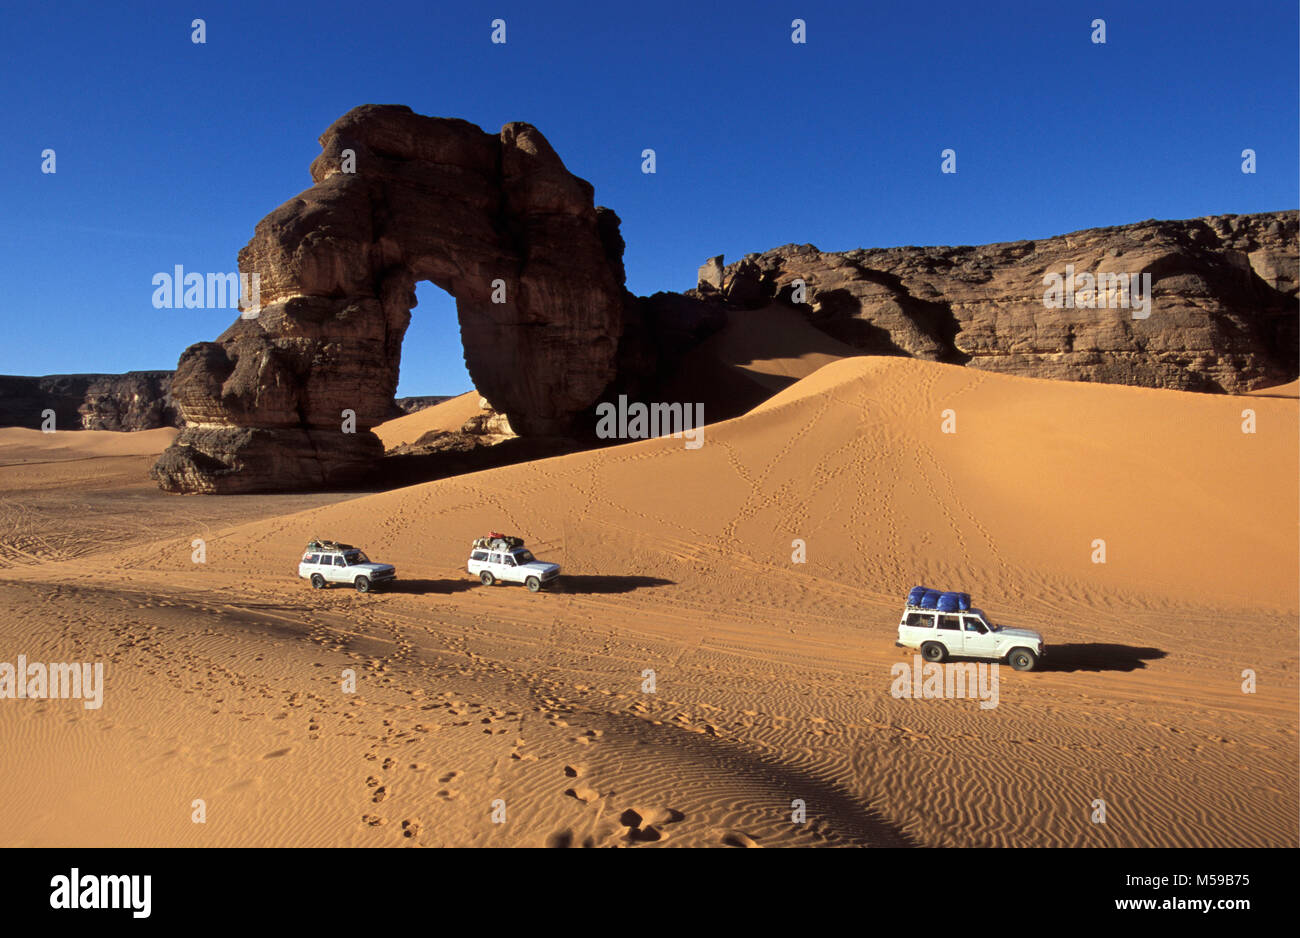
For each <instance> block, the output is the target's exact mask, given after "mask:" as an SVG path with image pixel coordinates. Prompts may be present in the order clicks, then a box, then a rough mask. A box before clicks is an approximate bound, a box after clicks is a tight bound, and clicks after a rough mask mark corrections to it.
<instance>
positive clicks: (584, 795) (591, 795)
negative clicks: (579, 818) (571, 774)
mask: <svg viewBox="0 0 1300 938" xmlns="http://www.w3.org/2000/svg"><path fill="white" fill-rule="evenodd" d="M564 793H565V794H566V795H568V796H569V797H571V798H577V799H578V800H579V801H581V802H582V803H583V804H591V803H592V802H593V801H598V800H600V792H598V791H596V790H595V789H594V788H585V787H581V788H566V789H565V790H564Z"/></svg>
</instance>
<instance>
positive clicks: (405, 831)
mask: <svg viewBox="0 0 1300 938" xmlns="http://www.w3.org/2000/svg"><path fill="white" fill-rule="evenodd" d="M402 836H403V837H419V836H420V822H419V821H403V822H402Z"/></svg>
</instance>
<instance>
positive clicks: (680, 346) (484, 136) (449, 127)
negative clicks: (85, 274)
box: [0, 105, 1300, 492]
mask: <svg viewBox="0 0 1300 938" xmlns="http://www.w3.org/2000/svg"><path fill="white" fill-rule="evenodd" d="M319 142H320V146H321V153H320V155H319V156H318V157H316V159H315V160H314V161H313V163H312V164H311V177H312V180H313V182H314V184H313V185H312V186H311V187H310V188H308V189H306V190H305V191H303V192H301V193H299V194H298V195H296V196H294V197H293V198H291V199H290V200H289V201H287V202H285V203H284V204H283V205H281V206H280V207H279V208H277V209H275V210H274V211H272V212H271V213H270V214H269V215H267V216H266V217H265V218H263V219H262V220H261V221H260V222H259V223H258V224H257V225H256V227H255V229H254V232H253V237H252V240H250V241H249V243H248V244H247V245H246V246H245V247H244V248H243V249H242V250H241V251H240V252H239V269H240V271H241V272H243V273H249V274H251V273H257V274H259V275H260V284H261V297H262V307H261V310H260V313H259V315H258V316H257V317H256V318H242V317H241V318H239V319H237V320H236V321H235V322H234V323H233V324H232V325H231V326H230V327H229V328H228V329H227V330H226V331H225V332H224V333H222V334H221V335H220V336H218V337H217V338H216V340H215V341H211V342H200V343H198V344H196V345H192V346H190V347H189V348H188V349H186V350H185V352H184V353H183V354H182V355H181V357H180V362H179V364H178V365H177V368H176V371H175V372H174V374H173V375H171V376H170V382H168V380H167V378H168V376H167V375H166V373H162V372H139V373H133V374H131V375H125V376H116V377H114V376H102V375H79V376H55V377H50V378H10V379H0V420H5V421H9V422H10V423H13V424H18V425H21V426H37V425H39V421H40V417H39V414H40V411H41V409H43V407H44V406H50V407H52V408H53V409H54V410H55V411H56V413H58V415H59V420H60V424H59V425H60V426H64V425H69V424H65V423H64V420H65V416H66V419H67V420H68V421H78V422H79V423H80V425H81V426H94V427H96V428H107V429H139V428H144V427H146V426H151V425H158V426H161V425H171V424H172V423H173V422H176V421H175V417H174V414H179V416H180V421H179V423H180V424H181V426H182V430H181V433H180V434H179V435H178V437H177V439H176V441H175V443H174V444H173V445H172V446H171V447H170V448H169V449H168V450H167V451H166V452H165V453H164V454H163V455H162V457H161V458H160V459H159V460H158V462H157V464H156V465H155V467H154V469H153V476H154V478H156V479H157V480H158V482H159V484H160V485H161V487H162V488H163V489H165V490H167V491H172V492H249V491H275V490H295V489H307V488H320V487H342V486H352V485H356V484H364V483H365V481H366V480H367V479H368V478H373V475H374V470H375V467H376V465H377V463H378V461H379V460H380V459H381V458H382V457H383V446H382V444H381V443H380V441H379V439H378V437H376V436H375V434H373V433H372V432H370V431H371V428H372V427H374V426H376V425H377V424H379V423H381V422H383V421H385V420H387V419H390V418H391V417H392V416H393V415H394V414H395V413H396V412H398V406H397V405H395V403H394V394H395V390H396V387H397V381H398V371H399V365H400V361H401V348H402V339H403V336H404V335H405V333H406V328H407V325H408V324H409V322H410V318H411V310H412V308H413V307H414V306H415V284H416V283H418V282H420V281H425V280H427V281H431V282H433V283H434V284H436V285H438V286H439V287H441V288H442V289H444V290H446V291H447V292H448V293H450V294H451V295H452V296H453V297H454V298H455V300H456V307H457V313H458V318H459V322H460V333H461V336H460V337H461V342H462V345H463V350H464V355H465V364H466V368H467V369H468V371H469V375H470V378H471V380H472V381H473V385H474V387H475V388H477V389H478V391H479V393H480V394H482V395H483V397H484V398H485V399H486V401H487V402H488V404H489V405H490V407H491V409H492V410H493V411H495V412H497V413H500V414H504V415H505V417H506V418H507V419H508V423H509V426H510V427H512V428H513V430H514V431H515V432H516V433H517V434H518V436H519V438H520V439H521V440H524V441H528V440H533V441H551V442H549V443H545V445H542V446H541V449H540V450H539V451H544V450H547V449H548V448H557V449H562V448H564V447H565V446H567V445H568V444H567V443H564V442H563V441H575V440H576V441H587V442H590V441H591V440H592V431H593V427H594V423H595V409H596V405H597V404H599V403H601V402H603V401H607V400H609V401H612V400H614V399H615V398H616V396H617V395H619V394H627V395H629V396H630V397H631V398H633V399H639V400H643V401H656V400H664V398H661V397H658V396H657V395H658V394H660V393H661V392H662V391H663V390H664V389H665V388H669V387H671V386H672V381H673V378H674V376H675V375H676V373H677V372H678V370H679V366H682V370H685V367H684V366H683V363H684V362H687V361H689V358H688V353H689V352H691V350H692V349H694V348H697V347H698V346H700V345H701V343H703V342H704V341H705V340H706V339H708V338H709V337H710V336H711V335H714V334H715V333H718V332H719V330H721V329H722V328H723V327H724V326H726V327H728V328H732V329H734V328H735V324H736V322H737V321H738V317H740V318H739V321H740V322H742V323H743V314H744V312H745V311H747V310H755V309H760V308H764V307H770V306H772V305H774V304H782V305H785V306H787V307H788V308H790V309H791V310H792V311H795V312H797V313H798V314H799V315H802V316H803V317H805V318H806V320H807V322H808V323H810V324H811V325H813V326H815V327H816V328H817V329H819V330H821V331H822V332H824V333H826V334H828V335H830V336H832V337H834V338H835V339H838V340H839V341H840V342H842V343H845V344H847V345H848V346H850V347H852V348H854V349H858V350H860V351H861V352H862V353H863V354H878V355H906V356H913V357H916V358H921V359H927V360H931V361H940V362H950V363H956V364H961V365H964V366H966V367H968V368H974V369H983V370H989V371H998V372H1004V373H1009V374H1017V375H1026V376H1032V377H1039V378H1052V379H1058V380H1068V381H1093V382H1105V383H1113V384H1127V385H1135V386H1141V387H1151V388H1175V389H1179V390H1188V391H1198V392H1206V393H1240V392H1245V391H1250V390H1254V389H1257V388H1261V387H1266V386H1270V385H1275V384H1283V383H1286V382H1288V381H1292V380H1295V379H1296V377H1297V376H1298V375H1300V361H1298V359H1300V352H1298V350H1300V330H1298V328H1297V326H1298V321H1300V316H1298V311H1297V279H1298V271H1297V267H1298V266H1300V265H1298V262H1297V254H1298V253H1300V241H1298V238H1297V227H1298V213H1297V212H1296V211H1293V210H1292V211H1279V212H1265V213H1260V214H1255V215H1219V216H1213V217H1207V218H1196V219H1188V220H1184V221H1143V222H1137V223H1135V224H1128V225H1121V226H1117V227H1111V228H1093V229H1088V230H1085V231H1077V232H1073V233H1071V234H1064V235H1059V236H1057V237H1052V238H1045V239H1041V240H1035V241H1015V242H1007V243H1001V244H988V245H982V246H977V247H895V248H873V249H858V250H852V251H842V252H823V251H820V250H818V249H817V248H815V247H813V246H812V245H807V244H805V245H793V244H792V245H787V246H785V247H781V248H776V249H774V250H770V251H765V252H763V253H761V254H748V255H746V256H744V257H742V258H740V259H739V260H738V261H735V262H734V263H731V264H727V263H725V258H723V257H715V258H712V259H710V260H708V261H707V262H706V263H705V264H704V265H703V266H702V267H701V268H700V271H699V275H698V278H697V280H698V283H697V286H696V287H695V288H694V289H692V290H688V291H686V292H685V293H656V294H654V295H653V296H649V297H639V296H634V295H632V294H631V293H630V292H628V291H627V290H626V288H625V286H624V283H625V276H624V269H623V250H624V242H623V238H622V235H621V234H620V230H619V229H620V220H619V218H618V216H617V215H616V214H615V213H614V212H613V211H612V210H610V209H608V208H605V207H602V206H597V205H596V204H595V202H594V190H593V188H592V186H591V184H590V183H588V182H586V181H585V180H583V179H579V178H578V177H576V176H574V175H572V174H571V173H570V172H569V171H568V170H567V169H566V168H565V166H564V163H563V162H562V161H561V159H560V157H559V156H558V155H557V154H556V153H555V151H554V150H553V149H552V148H551V146H550V144H548V143H547V141H546V139H545V138H544V137H543V136H542V134H541V133H540V132H539V131H538V130H537V129H536V128H535V127H533V126H531V125H529V124H525V123H510V124H506V125H505V126H504V127H502V128H501V131H500V132H499V133H496V134H492V133H488V132H485V131H483V130H482V129H480V128H479V127H477V126H475V125H473V124H470V123H468V122H466V121H463V120H456V119H451V118H435V117H424V116H421V115H418V114H415V113H414V112H412V111H411V110H410V109H409V108H407V107H404V106H400V105H363V106H361V107H357V108H354V109H353V110H351V111H349V112H348V113H347V114H344V115H343V116H342V117H341V118H339V119H338V120H337V121H335V122H334V123H333V124H332V125H331V126H330V127H329V128H328V129H326V131H325V132H324V134H323V135H322V136H321V137H320V140H319ZM693 223H694V224H701V223H707V218H703V219H698V220H696V221H695V222H693ZM1067 271H1073V272H1074V273H1075V274H1076V275H1085V274H1086V275H1089V276H1095V275H1097V274H1124V275H1125V276H1129V275H1135V276H1139V277H1141V276H1143V275H1149V280H1150V310H1149V315H1147V316H1145V317H1135V316H1134V315H1133V311H1132V310H1130V309H1128V308H1122V307H1121V308H1113V307H1111V306H1108V305H1103V306H1102V307H1101V308H1088V306H1087V305H1086V304H1084V305H1075V306H1074V307H1073V308H1069V307H1065V308H1049V306H1047V305H1046V304H1045V303H1044V292H1045V289H1046V288H1045V285H1044V278H1045V276H1049V275H1052V274H1060V275H1064V274H1065V273H1066V272H1067ZM1085 279H1086V278H1085ZM5 382H9V383H8V384H6V383H5ZM83 385H84V386H83ZM349 414H350V415H351V418H350V421H349V419H348V417H347V415H349ZM728 416H735V414H731V413H726V412H719V410H718V409H717V408H711V409H710V411H709V419H710V420H711V421H712V420H717V419H723V418H725V417H728ZM516 448H518V449H520V451H521V452H522V451H523V450H524V449H525V448H526V447H525V446H524V445H523V444H520V445H519V446H518V447H516ZM430 455H431V456H436V455H437V454H430ZM390 461H391V458H390Z"/></svg>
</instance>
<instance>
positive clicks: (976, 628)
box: [962, 616, 988, 635]
mask: <svg viewBox="0 0 1300 938" xmlns="http://www.w3.org/2000/svg"><path fill="white" fill-rule="evenodd" d="M962 621H964V622H965V623H966V631H967V632H977V633H979V634H980V635H983V634H984V633H985V632H987V631H988V629H986V628H984V623H983V622H981V621H980V620H979V619H976V618H975V617H974V616H966V617H965V618H964V619H963V620H962Z"/></svg>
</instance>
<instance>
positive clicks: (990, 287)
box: [691, 211, 1300, 393]
mask: <svg viewBox="0 0 1300 938" xmlns="http://www.w3.org/2000/svg"><path fill="white" fill-rule="evenodd" d="M1067 265H1068V266H1070V267H1072V268H1073V269H1074V270H1075V271H1076V272H1077V273H1084V272H1091V273H1098V272H1102V273H1129V274H1144V273H1145V274H1150V275H1151V288H1152V294H1153V296H1152V300H1151V308H1150V313H1149V316H1148V317H1147V318H1144V319H1135V318H1133V315H1132V312H1131V310H1128V309H1119V308H1104V309H1087V308H1059V309H1053V308H1047V307H1046V306H1045V304H1044V302H1043V296H1044V292H1045V291H1046V290H1047V286H1045V285H1044V282H1043V278H1044V275H1045V274H1047V273H1049V272H1050V273H1059V274H1062V275H1064V274H1065V272H1066V270H1067ZM796 279H801V280H803V281H804V283H805V284H806V297H805V303H806V307H805V308H806V310H807V315H808V317H809V320H810V322H812V323H813V324H814V325H816V326H817V327H818V328H820V329H822V330H823V331H825V332H827V333H829V334H830V335H832V336H834V337H835V338H837V339H839V340H841V341H843V342H846V343H848V344H850V345H852V346H855V347H856V348H860V349H862V350H863V351H864V352H871V353H878V354H902V355H911V356H915V357H918V358H925V359H931V360H936V361H946V362H956V363H962V364H966V365H968V366H970V367H972V368H984V369H988V370H990V371H999V372H1006V373H1009V374H1018V375H1028V376H1032V377H1039V378H1059V379H1065V380H1071V381H1098V382H1105V383H1112V384H1131V385H1140V386H1144V387H1162V388H1177V389H1183V390H1193V391H1227V392H1231V393H1236V392H1242V391H1249V390H1252V389H1254V388H1258V387H1265V386H1268V385H1272V384H1280V383H1283V382H1286V381H1291V380H1293V379H1295V378H1296V376H1297V373H1298V371H1300V364H1298V363H1297V354H1298V349H1300V335H1298V334H1297V306H1296V304H1297V213H1296V212H1294V211H1290V212H1267V213H1262V214H1257V215H1220V216H1213V217H1209V218H1199V219H1189V220H1187V221H1145V222H1139V223H1137V224H1133V225H1123V226H1119V227H1114V228H1092V229H1088V230H1085V231H1076V232H1073V233H1071V234H1067V235H1061V236H1059V237H1055V238H1046V239H1043V240H1041V241H1016V242H1010V243H1005V244H987V245H981V246H978V247H926V248H921V247H901V248H884V249H871V250H856V251H845V252H842V253H823V252H821V251H818V250H817V249H816V248H814V247H813V246H812V245H787V246H785V247H781V248H777V249H775V250H771V251H766V252H764V253H762V254H751V255H747V256H746V257H744V258H742V259H741V260H740V261H738V262H736V263H734V264H731V265H727V266H725V267H723V266H722V265H721V263H720V259H718V258H714V259H712V260H710V261H709V262H708V263H707V264H705V265H704V266H703V267H701V268H700V278H699V281H700V282H699V286H698V287H697V288H696V290H695V291H691V292H692V293H694V294H695V295H697V296H700V297H714V298H721V299H723V300H724V301H725V302H726V303H727V304H728V305H730V306H733V307H753V306H757V305H762V304H764V303H767V302H770V301H771V299H772V298H774V297H775V298H778V299H785V300H786V301H789V300H790V299H791V294H792V292H793V286H794V282H795V280H796Z"/></svg>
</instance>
